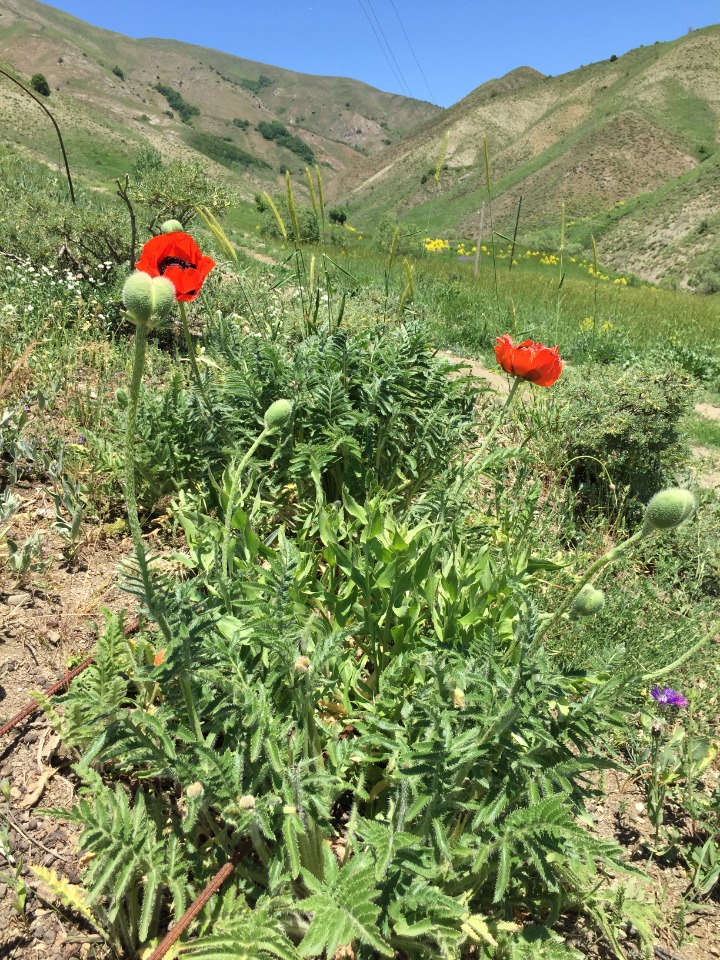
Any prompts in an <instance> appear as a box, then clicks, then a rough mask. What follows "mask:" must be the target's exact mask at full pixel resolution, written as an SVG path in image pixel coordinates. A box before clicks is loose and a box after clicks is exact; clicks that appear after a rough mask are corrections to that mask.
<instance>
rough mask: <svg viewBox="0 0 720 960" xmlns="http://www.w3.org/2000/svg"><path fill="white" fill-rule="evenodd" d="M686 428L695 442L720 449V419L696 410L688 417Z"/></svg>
mask: <svg viewBox="0 0 720 960" xmlns="http://www.w3.org/2000/svg"><path fill="white" fill-rule="evenodd" d="M686 429H687V432H688V436H689V437H690V439H691V441H692V442H693V443H698V444H701V445H702V446H704V447H712V448H715V449H716V450H718V451H720V421H718V420H710V419H709V418H708V417H704V416H703V415H702V414H700V413H697V412H695V413H692V414H691V415H690V417H688V422H687V427H686Z"/></svg>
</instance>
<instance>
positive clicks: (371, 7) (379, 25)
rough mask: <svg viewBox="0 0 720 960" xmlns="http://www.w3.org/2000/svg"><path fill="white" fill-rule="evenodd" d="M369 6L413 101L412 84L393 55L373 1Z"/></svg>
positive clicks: (368, 3) (370, 1) (369, 0)
mask: <svg viewBox="0 0 720 960" xmlns="http://www.w3.org/2000/svg"><path fill="white" fill-rule="evenodd" d="M367 5H368V6H369V7H370V11H371V13H372V15H373V16H374V17H375V22H376V23H377V25H378V30H379V31H380V34H381V36H382V38H383V40H384V41H385V45H386V46H387V48H388V52H389V53H390V56H391V57H392V59H393V63H394V64H395V66H396V67H397V71H398V73H399V74H400V77H401V79H402V81H403V83H404V85H405V91H406V93H407V95H408V97H410V98H411V99H414V98H413V96H412V93H411V92H410V84H409V83H408V82H407V80H406V79H405V77H404V76H403V72H402V70H401V69H400V64H399V63H398V61H397V58H396V57H395V54H394V53H393V50H392V47H391V46H390V42H389V40H388V38H387V37H386V36H385V31H384V30H383V28H382V24H381V23H380V18H379V17H378V15H377V13H375V8H374V7H373V3H372V0H367Z"/></svg>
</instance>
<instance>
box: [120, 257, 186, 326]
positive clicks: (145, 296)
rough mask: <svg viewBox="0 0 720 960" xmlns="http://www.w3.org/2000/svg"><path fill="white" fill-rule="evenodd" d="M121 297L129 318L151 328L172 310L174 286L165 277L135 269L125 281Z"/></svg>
mask: <svg viewBox="0 0 720 960" xmlns="http://www.w3.org/2000/svg"><path fill="white" fill-rule="evenodd" d="M122 298H123V303H124V304H125V309H126V310H127V312H128V315H129V317H130V319H131V320H132V321H133V322H134V323H137V324H138V325H139V326H141V327H147V328H148V329H150V330H152V329H154V328H155V327H157V326H159V325H160V323H162V321H163V320H164V319H165V318H166V317H167V315H168V314H169V313H170V311H171V310H172V307H173V304H174V303H175V287H174V286H173V285H172V283H171V282H170V281H169V280H168V279H167V278H166V277H151V276H150V275H149V274H147V273H143V272H142V271H141V270H136V271H135V272H134V273H131V274H130V276H129V277H128V278H127V280H126V281H125V286H124V287H123V291H122Z"/></svg>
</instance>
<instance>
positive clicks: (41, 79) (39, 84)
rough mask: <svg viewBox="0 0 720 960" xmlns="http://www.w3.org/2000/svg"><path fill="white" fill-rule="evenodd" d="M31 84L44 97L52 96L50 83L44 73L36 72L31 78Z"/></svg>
mask: <svg viewBox="0 0 720 960" xmlns="http://www.w3.org/2000/svg"><path fill="white" fill-rule="evenodd" d="M30 86H31V87H32V88H33V90H34V91H35V92H36V93H39V94H40V95H41V96H43V97H49V96H50V84H49V83H48V82H47V80H46V79H45V76H44V74H42V73H34V74H33V75H32V77H31V78H30Z"/></svg>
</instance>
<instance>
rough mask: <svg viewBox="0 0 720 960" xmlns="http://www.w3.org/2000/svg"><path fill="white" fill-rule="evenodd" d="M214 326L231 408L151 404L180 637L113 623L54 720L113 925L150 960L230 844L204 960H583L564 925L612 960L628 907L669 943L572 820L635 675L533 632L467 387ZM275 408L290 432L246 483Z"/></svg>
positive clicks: (205, 920)
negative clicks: (543, 641)
mask: <svg viewBox="0 0 720 960" xmlns="http://www.w3.org/2000/svg"><path fill="white" fill-rule="evenodd" d="M208 342H209V344H210V347H211V349H212V352H213V364H214V365H209V366H208V368H207V372H206V374H204V376H205V377H206V380H205V383H204V384H203V387H204V389H205V391H206V393H207V396H208V397H209V398H210V407H211V409H212V411H214V419H213V422H212V423H206V424H205V426H204V427H202V430H201V429H200V427H199V426H198V424H199V419H198V418H202V417H203V416H205V415H206V413H207V409H208V408H207V407H206V406H203V405H202V404H201V403H200V400H199V398H198V396H196V389H197V388H196V387H193V388H187V389H186V388H184V387H183V388H182V389H179V388H178V387H177V386H176V385H174V386H173V387H172V388H171V391H169V392H168V393H167V395H166V396H165V399H163V397H162V396H161V397H160V398H159V399H158V398H156V403H155V406H154V408H153V409H155V410H157V411H160V414H161V415H159V416H158V418H157V422H156V427H157V430H156V435H154V436H153V438H152V443H151V444H149V447H148V449H151V450H152V451H153V453H152V456H153V457H154V458H155V459H156V460H157V466H158V469H157V471H155V470H154V469H153V464H152V463H151V462H149V468H150V474H149V480H150V479H152V478H153V477H154V478H155V479H158V478H159V481H161V482H159V486H158V490H160V489H162V490H164V491H165V492H167V486H166V485H165V481H164V480H163V479H162V472H163V470H165V469H166V467H167V466H168V464H170V463H172V464H174V466H173V468H172V469H168V476H171V478H172V481H171V482H172V484H173V485H174V486H175V488H176V497H177V499H176V501H175V503H174V505H173V512H174V516H175V517H176V519H177V521H178V528H179V529H182V531H183V533H184V534H185V538H186V543H187V552H186V553H185V554H184V555H183V556H182V564H183V570H184V575H183V576H182V577H172V576H170V575H169V574H167V573H166V574H164V575H163V577H162V578H161V577H159V576H157V575H155V576H154V579H153V581H152V583H153V586H154V588H155V599H154V602H155V605H156V608H158V606H159V607H160V608H161V609H162V611H163V615H164V616H165V618H166V621H167V626H168V637H169V639H168V640H165V639H163V641H162V646H163V648H164V649H163V653H162V655H158V653H159V651H158V649H157V648H158V646H159V645H160V641H159V639H158V635H157V632H156V631H155V629H154V626H153V624H152V623H151V624H149V626H148V627H147V632H146V633H143V634H141V635H140V636H139V637H136V638H134V639H133V640H132V642H129V641H128V640H127V639H126V638H125V637H124V636H123V634H122V626H121V623H120V621H119V620H115V619H110V620H109V622H108V626H107V628H106V630H105V632H104V633H103V635H102V637H101V638H100V640H99V643H98V651H97V660H96V663H95V665H94V667H93V668H92V669H91V670H90V671H88V672H87V674H86V675H85V676H84V677H83V678H81V679H80V680H79V681H78V682H77V683H76V684H75V685H74V686H73V689H72V691H71V692H70V694H69V695H68V696H67V697H66V698H65V700H64V708H63V709H64V718H60V719H59V721H58V722H59V723H60V724H61V725H62V724H64V729H65V732H66V736H67V739H68V741H69V742H70V744H71V745H72V746H74V747H75V748H76V749H77V750H78V751H80V752H81V759H80V761H79V763H78V764H77V771H78V773H79V775H80V776H81V777H82V779H83V782H84V785H85V786H84V789H83V795H82V799H81V801H80V803H79V804H78V806H77V807H76V808H74V810H73V812H72V814H71V817H72V819H73V820H74V821H75V822H76V823H78V824H79V825H80V826H81V827H82V833H81V839H80V844H81V846H82V848H83V849H84V850H86V851H87V852H88V853H90V854H92V855H93V856H92V859H90V860H89V861H88V864H87V867H86V871H85V877H84V884H85V891H86V892H85V895H84V899H83V902H84V903H86V904H87V905H88V909H92V910H93V915H94V917H95V918H96V921H97V923H99V924H100V925H101V926H102V927H103V929H105V930H107V933H108V936H110V937H111V938H112V940H113V941H114V942H115V943H116V944H118V945H119V946H120V948H121V949H122V950H123V951H124V952H125V954H126V955H127V956H128V957H130V958H133V960H135V958H138V957H139V956H140V955H141V954H142V952H143V950H144V949H145V948H146V946H147V945H149V943H150V942H151V941H152V940H153V939H154V938H156V937H159V936H161V935H162V933H163V932H164V931H165V930H166V929H167V928H168V926H169V924H170V923H171V922H172V921H173V920H175V919H177V918H178V917H179V915H180V913H181V911H182V910H183V909H184V906H185V905H186V903H187V902H188V901H189V899H190V898H191V897H193V896H194V895H196V894H197V893H198V892H199V891H200V890H201V889H202V888H203V887H204V886H205V884H206V883H208V882H209V881H210V879H211V878H212V877H213V876H214V875H215V873H216V872H217V870H218V868H219V867H220V866H221V865H222V864H223V863H224V862H226V861H227V860H228V859H229V858H230V857H232V858H233V862H234V864H235V869H234V872H233V874H232V875H231V877H230V879H228V880H227V882H226V885H225V887H224V889H223V893H222V895H221V896H220V897H218V898H217V899H216V900H215V901H214V902H211V904H209V905H208V907H207V908H206V909H205V911H204V912H203V914H202V915H201V917H200V918H199V920H198V924H197V926H196V927H193V928H192V929H191V930H190V932H189V934H187V935H186V937H185V940H184V942H183V945H182V951H183V952H185V953H187V954H188V955H189V956H191V957H194V958H196V960H223V958H226V957H227V958H229V957H241V958H242V957H247V958H248V960H249V958H257V960H273V958H277V960H290V958H296V957H299V956H304V957H321V956H325V957H332V956H333V955H335V954H336V952H337V951H338V950H339V949H340V948H342V947H346V946H348V945H351V946H352V950H353V952H354V954H355V955H356V956H357V957H358V958H368V960H369V958H371V957H377V956H388V957H389V956H393V955H401V956H407V957H412V958H418V960H420V958H422V960H426V958H427V960H431V958H433V960H434V958H437V957H442V958H444V960H460V958H461V957H463V956H467V955H468V954H469V952H470V951H471V948H472V952H473V953H474V954H475V955H477V956H478V957H479V958H485V960H490V958H492V960H501V958H523V957H529V956H537V957H539V958H542V957H544V958H547V960H559V958H565V960H568V958H570V957H572V956H573V951H572V947H571V946H570V945H567V944H565V943H563V942H562V940H561V939H560V940H559V939H558V937H557V935H555V934H554V933H553V932H552V930H551V928H552V926H553V924H554V923H555V922H556V920H557V919H558V918H559V917H560V915H561V914H562V913H563V911H574V912H580V913H584V914H585V916H586V918H587V920H588V922H589V923H591V924H592V925H593V926H594V928H595V929H596V930H597V931H598V933H599V934H600V935H601V936H602V937H604V939H605V941H606V942H607V943H609V944H610V945H611V947H612V948H613V949H614V950H615V951H616V953H617V954H618V955H619V956H621V955H622V950H621V943H620V939H619V937H618V936H617V930H618V929H619V928H620V927H622V925H623V924H625V923H626V922H627V920H628V918H632V920H631V922H632V924H633V927H634V929H635V930H637V931H638V933H639V936H640V938H641V939H644V940H645V941H646V942H647V941H649V919H648V918H649V917H650V916H651V913H650V912H649V911H648V908H647V907H646V905H645V904H644V903H643V902H642V898H641V896H639V895H638V894H637V893H636V892H635V891H633V889H632V887H631V886H630V885H629V883H628V885H627V888H626V889H627V896H625V894H624V893H623V895H622V896H620V895H619V893H618V891H619V889H620V888H619V885H615V886H614V887H613V886H612V885H611V884H610V883H609V882H608V881H607V880H606V877H605V875H604V874H602V873H601V872H600V869H599V867H598V863H602V864H603V865H604V867H603V869H605V868H607V867H609V869H610V871H611V872H612V873H613V874H614V875H615V876H616V877H622V876H623V874H625V878H626V879H627V877H628V876H629V875H630V873H631V871H629V870H627V869H626V868H625V867H624V865H623V864H622V862H621V857H620V851H619V850H618V848H617V847H616V846H615V845H614V844H611V843H605V842H601V841H599V840H597V839H596V838H594V837H593V836H592V834H591V832H590V831H589V830H588V829H587V828H586V826H585V823H584V820H581V819H580V817H581V815H582V814H583V813H584V801H585V799H586V797H588V796H589V795H590V794H591V793H592V786H591V784H592V782H593V780H592V778H591V776H590V774H591V772H592V771H597V770H599V769H602V768H604V767H607V766H610V765H611V764H610V762H609V761H608V760H607V759H606V752H605V744H606V743H607V742H608V741H609V740H610V738H611V737H612V736H613V734H614V732H615V731H616V728H617V726H618V724H619V723H620V722H622V719H623V718H622V714H621V712H620V710H619V707H618V704H619V703H621V693H622V690H621V687H620V685H619V682H616V681H610V680H607V679H605V678H598V677H591V676H587V675H585V674H583V673H574V674H569V673H567V672H564V671H563V670H562V668H561V666H560V665H559V664H558V663H557V662H556V661H554V660H553V659H552V658H551V657H550V656H548V654H547V653H546V652H545V651H544V650H543V648H542V647H541V645H540V642H539V637H540V636H541V631H540V630H539V628H538V613H537V605H538V596H539V594H540V584H539V582H538V581H539V577H540V576H542V575H543V572H544V571H546V570H552V569H555V565H554V564H553V563H552V561H550V560H546V559H544V558H543V557H542V556H537V555H536V553H535V550H536V545H535V544H534V542H533V512H534V509H535V505H536V503H537V499H538V490H537V489H535V488H533V487H530V488H528V483H527V480H528V478H527V476H526V475H525V473H524V471H523V467H522V464H520V466H519V467H518V469H517V479H516V481H515V483H516V486H515V488H514V489H513V490H512V495H509V494H508V490H510V489H511V488H510V487H507V488H505V487H503V485H502V484H500V483H498V484H497V486H496V489H497V490H499V491H504V492H503V493H502V495H501V496H499V502H498V503H487V504H481V503H479V502H478V498H479V497H480V496H481V494H480V493H478V491H477V489H476V490H475V491H474V494H473V496H474V499H471V498H469V497H468V491H469V490H472V487H471V485H470V483H469V481H470V480H471V479H472V478H471V477H470V476H469V475H468V473H469V472H468V471H464V470H459V471H453V470H451V467H452V466H453V465H455V466H457V465H458V462H459V460H460V458H461V457H462V441H463V439H464V438H465V437H466V436H467V434H468V431H469V430H470V429H471V413H472V403H473V393H472V390H471V389H469V388H468V385H467V384H463V383H462V382H458V381H455V382H451V381H450V380H449V379H448V376H447V370H446V368H445V367H444V366H443V365H442V364H441V362H440V361H438V360H437V359H436V358H435V357H434V356H433V354H432V351H431V350H430V349H429V347H428V346H427V344H426V343H425V341H424V339H423V337H422V336H420V335H419V334H418V333H415V332H412V331H408V330H405V329H397V330H394V331H391V330H385V329H382V330H373V331H370V332H368V333H367V334H360V335H357V336H355V337H352V336H349V335H347V334H345V333H344V332H341V331H336V332H334V333H332V334H328V333H326V332H320V333H316V334H314V335H313V336H310V337H307V338H306V339H304V340H303V341H302V342H300V343H296V344H292V345H291V344H290V343H289V342H285V341H282V340H281V339H280V338H279V337H278V338H276V339H275V340H273V341H268V340H266V339H262V338H257V337H241V336H240V335H239V334H238V333H237V329H236V328H235V327H234V326H233V325H231V324H229V323H227V322H224V321H221V322H219V323H217V324H216V325H215V326H214V327H213V329H212V330H210V331H209V333H208ZM291 346H292V349H290V348H291ZM173 391H174V392H173ZM171 396H172V397H174V398H175V401H176V402H177V410H180V411H181V412H182V417H185V416H187V418H188V419H187V420H186V421H183V424H184V425H182V424H181V423H180V414H178V413H177V410H171V409H170V408H171V407H172V403H171V401H170V397H171ZM278 397H288V398H292V400H293V416H292V421H291V424H292V435H289V436H287V437H285V438H281V439H278V438H277V437H275V438H273V437H271V436H269V437H266V436H265V435H263V436H262V441H261V442H260V443H259V444H258V447H257V450H256V454H255V456H254V457H253V458H252V459H250V460H249V461H248V462H247V463H244V464H243V471H240V470H239V466H238V465H239V464H241V463H243V461H242V456H243V454H244V452H245V451H247V450H248V449H249V448H250V446H251V444H252V443H253V442H254V441H255V439H256V438H257V437H258V436H259V435H260V432H261V430H262V425H263V414H264V412H265V411H266V410H267V408H268V407H269V406H270V404H271V403H273V402H274V401H275V400H277V398H278ZM150 406H152V404H151V405H150ZM163 411H165V412H163ZM203 411H205V412H203ZM166 414H167V415H166ZM183 429H185V430H186V431H187V434H188V437H196V435H197V434H200V433H201V434H202V436H201V437H200V439H199V440H198V443H197V447H196V448H195V447H194V448H193V449H189V447H187V446H186V444H187V443H189V442H190V441H189V440H188V439H187V438H185V437H183V436H182V431H183ZM163 432H165V433H166V434H167V435H166V436H165V437H164V439H163V436H162V434H163ZM192 442H193V443H194V442H195V441H194V440H193V441H192ZM163 458H165V459H163ZM176 468H177V472H176ZM484 469H486V470H488V471H495V470H497V471H501V470H502V469H503V460H502V458H500V457H496V458H495V459H491V461H490V462H489V463H487V464H485V467H484ZM454 473H457V477H455V476H454ZM203 478H204V482H203V483H201V481H202V480H203ZM149 480H148V483H149ZM196 484H197V489H194V487H195V486H196ZM148 489H149V486H148ZM483 506H484V507H485V511H484V512H483V510H482V507H483ZM126 579H127V585H128V587H129V588H130V589H134V590H135V591H136V592H137V593H138V595H139V597H140V599H141V601H146V600H147V598H146V597H145V596H144V593H143V590H144V587H143V583H142V578H140V577H138V576H134V575H133V571H132V570H131V569H130V570H129V571H128V573H127V577H126ZM189 696H191V697H192V705H193V714H195V713H196V715H197V725H195V724H194V723H190V722H189V720H188V717H189V715H190V711H188V710H187V703H188V697H189ZM99 771H102V778H103V779H101V778H100V776H99ZM623 889H625V888H623ZM58 895H60V894H58ZM517 918H521V919H522V924H520V923H516V922H515V919H517ZM533 951H535V953H533Z"/></svg>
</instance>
